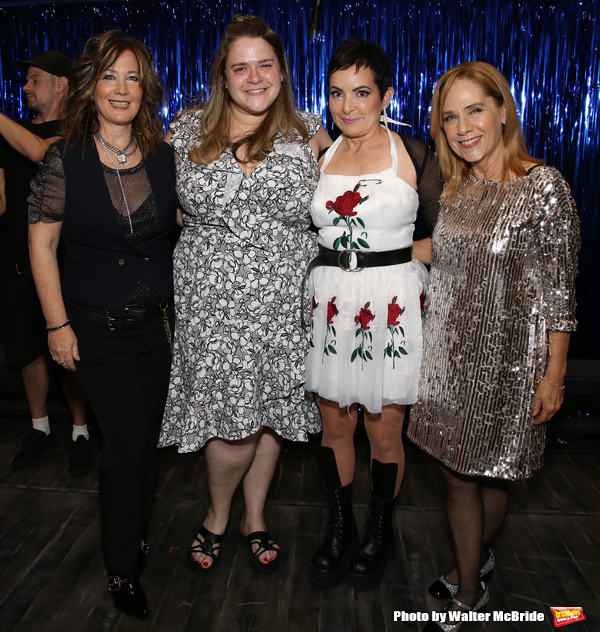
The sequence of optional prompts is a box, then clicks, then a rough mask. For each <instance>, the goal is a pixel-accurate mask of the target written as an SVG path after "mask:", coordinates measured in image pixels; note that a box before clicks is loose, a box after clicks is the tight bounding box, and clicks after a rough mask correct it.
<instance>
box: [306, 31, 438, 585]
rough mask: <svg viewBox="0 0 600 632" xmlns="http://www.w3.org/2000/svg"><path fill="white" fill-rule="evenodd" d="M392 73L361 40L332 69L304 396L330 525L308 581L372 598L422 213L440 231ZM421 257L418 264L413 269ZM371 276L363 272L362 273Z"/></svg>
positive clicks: (434, 194)
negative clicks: (391, 123)
mask: <svg viewBox="0 0 600 632" xmlns="http://www.w3.org/2000/svg"><path fill="white" fill-rule="evenodd" d="M392 73H393V68H392V64H391V62H390V60H389V59H388V57H387V55H386V53H385V51H384V50H383V49H382V48H381V47H380V46H379V45H378V44H375V43H374V42H365V41H363V40H358V39H353V40H348V41H346V42H344V43H343V44H342V45H341V46H340V47H339V48H338V50H337V51H336V52H335V53H334V54H333V56H332V58H331V61H330V62H329V67H328V76H327V78H328V84H329V109H330V111H331V115H332V117H333V120H334V122H335V124H336V125H337V127H338V128H339V129H340V130H341V132H342V134H341V136H340V137H339V138H338V139H337V140H336V142H335V143H334V144H333V145H332V146H331V147H330V148H329V149H328V151H327V153H326V154H325V155H324V157H323V159H322V163H321V178H320V180H319V186H318V187H317V190H316V192H315V197H314V199H313V203H312V211H311V212H312V216H313V222H314V224H315V225H316V226H317V227H318V228H319V246H320V255H319V257H317V259H316V260H315V261H314V263H313V264H311V268H312V270H311V273H310V278H309V296H312V313H311V318H310V334H311V338H310V348H309V354H308V357H307V369H306V370H307V376H306V388H307V389H308V390H309V391H311V392H314V393H316V394H317V396H318V399H319V406H320V409H321V416H322V419H323V438H322V445H321V447H320V449H319V452H318V459H319V465H320V468H321V473H322V476H323V480H324V482H325V486H326V489H327V496H328V504H329V526H328V530H327V535H326V537H325V540H324V542H323V544H322V546H321V547H320V548H319V550H318V551H317V552H316V553H315V555H314V556H313V558H312V560H311V563H310V567H309V578H310V579H311V581H313V582H315V583H317V584H321V585H324V586H333V585H335V584H337V583H339V582H340V581H342V579H345V581H346V583H348V584H349V585H351V586H353V587H356V588H361V589H370V588H373V587H375V586H376V585H377V584H378V582H379V581H380V579H381V577H382V574H383V571H384V567H385V559H386V551H387V549H388V546H389V544H390V543H391V541H392V537H393V536H392V526H391V518H392V509H393V504H394V498H395V497H396V495H397V494H398V490H399V488H400V483H401V481H402V475H403V472H404V449H403V445H402V424H403V421H404V412H405V409H406V406H407V405H408V404H412V403H414V402H415V400H416V396H417V385H418V379H419V367H420V363H421V346H422V345H421V298H422V296H423V293H424V290H425V286H426V283H427V277H428V274H427V270H426V268H425V266H424V265H423V264H422V263H420V262H419V261H417V260H416V259H418V258H420V259H421V260H422V261H424V262H428V261H429V256H430V248H431V242H430V239H425V240H422V241H420V242H415V244H414V247H413V229H414V222H415V218H416V216H417V211H419V212H420V213H425V214H426V215H427V219H428V223H429V224H430V226H432V225H433V224H434V223H435V220H436V217H437V211H438V206H439V195H440V193H441V183H440V181H439V179H438V177H437V167H436V161H435V157H434V155H433V152H432V151H431V149H429V147H427V145H425V144H424V143H422V142H420V141H417V140H415V139H412V138H408V137H405V136H399V135H398V134H395V133H393V132H390V131H389V130H388V129H387V128H386V127H383V126H382V125H381V124H380V122H379V121H380V115H381V113H382V111H385V109H386V107H387V106H388V104H389V102H390V99H391V98H392V95H393V93H394V90H393V88H391V87H390V85H391V79H392ZM413 258H414V259H413ZM363 267H364V268H365V269H361V268H363ZM358 404H362V406H363V410H364V424H365V429H366V432H367V435H368V437H369V442H370V446H371V471H372V490H371V502H370V506H369V514H368V518H367V527H366V531H365V535H364V538H363V540H362V543H361V545H360V547H358V550H356V551H354V549H356V545H357V544H358V542H357V526H356V521H355V518H354V514H353V511H352V481H353V478H354V464H355V455H354V439H353V438H354V430H355V428H356V423H357V414H358Z"/></svg>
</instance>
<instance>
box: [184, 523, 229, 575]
mask: <svg viewBox="0 0 600 632" xmlns="http://www.w3.org/2000/svg"><path fill="white" fill-rule="evenodd" d="M223 537H224V535H217V534H216V533H213V532H212V531H209V530H208V529H207V528H206V527H205V526H204V525H202V526H201V527H200V528H199V529H198V534H197V535H196V539H195V541H196V542H198V544H192V546H190V548H189V550H188V557H187V559H188V566H189V567H190V568H191V569H192V570H193V571H194V572H196V573H208V571H210V570H212V568H213V567H214V566H215V564H216V563H217V561H218V560H219V557H218V553H219V550H220V548H221V542H223ZM194 553H196V554H202V555H205V556H206V557H208V558H210V559H211V560H212V563H211V564H210V566H202V563H201V562H198V561H197V560H196V558H195V557H194Z"/></svg>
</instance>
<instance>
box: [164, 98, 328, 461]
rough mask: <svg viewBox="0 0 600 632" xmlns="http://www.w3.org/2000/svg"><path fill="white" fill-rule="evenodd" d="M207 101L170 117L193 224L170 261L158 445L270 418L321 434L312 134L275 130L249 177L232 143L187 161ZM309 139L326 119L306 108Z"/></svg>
mask: <svg viewBox="0 0 600 632" xmlns="http://www.w3.org/2000/svg"><path fill="white" fill-rule="evenodd" d="M201 116H202V111H201V110H196V111H191V112H187V113H184V114H182V115H181V116H180V117H178V118H177V119H176V120H175V122H174V123H173V124H172V125H171V129H172V131H173V135H172V137H171V144H172V145H173V147H174V148H175V151H176V152H177V153H178V154H179V156H180V160H179V162H178V164H177V194H178V196H179V200H180V202H181V206H182V209H183V214H184V222H185V227H184V229H183V232H182V233H181V236H180V238H179V241H178V243H177V247H176V249H175V254H174V258H173V265H174V282H175V310H176V328H175V348H174V352H173V362H172V367H171V381H170V385H169V395H168V398H167V405H166V408H165V414H164V419H163V426H162V432H161V436H160V441H159V445H160V446H168V445H177V446H178V447H179V452H193V451H196V450H199V449H200V448H201V447H202V446H203V445H204V444H205V443H206V442H207V441H208V440H209V439H211V438H213V437H219V438H221V439H228V440H239V439H243V438H244V437H248V436H250V435H252V434H254V433H256V432H257V431H258V430H259V429H260V428H261V427H262V426H268V427H270V428H272V429H273V430H275V431H276V432H277V433H278V434H279V435H281V436H282V437H284V438H286V439H290V440H296V441H307V439H308V437H307V432H317V431H318V430H319V429H320V427H321V423H320V417H319V412H318V408H317V405H316V402H315V401H314V398H313V397H312V396H311V395H308V394H307V393H306V391H305V389H304V380H305V370H304V356H305V354H306V345H307V340H306V336H305V333H304V331H303V330H302V326H301V318H300V310H301V303H302V301H301V293H302V281H303V278H304V274H305V271H306V267H307V265H308V262H309V261H310V260H311V259H312V258H313V257H314V256H315V254H316V236H315V234H314V233H313V232H311V231H310V202H311V199H312V195H313V192H314V190H315V188H316V186H317V182H318V178H319V168H318V165H317V160H316V158H315V155H314V153H313V151H312V149H311V148H310V146H309V145H308V143H304V142H300V141H297V142H292V141H287V140H284V139H278V140H276V141H275V143H274V149H273V151H272V152H271V153H270V154H269V155H268V156H267V157H266V158H265V159H264V160H263V161H262V162H261V163H260V164H258V165H257V166H256V168H255V169H254V171H253V172H252V173H251V174H250V175H249V176H248V177H245V176H244V174H243V172H242V170H241V168H240V166H239V164H238V163H237V161H236V160H235V158H234V156H233V154H232V152H231V151H230V150H227V151H225V152H224V153H223V154H222V155H221V156H220V157H219V158H218V159H217V160H215V161H214V162H212V163H210V164H209V165H197V164H195V163H194V162H192V161H191V160H190V159H189V156H188V153H189V151H190V149H192V148H193V147H196V146H197V145H198V143H199V140H198V129H199V124H200V117H201ZM300 116H301V118H302V119H303V121H304V123H305V124H306V127H307V129H308V132H309V135H310V136H313V135H314V134H315V133H316V132H317V130H318V129H319V127H320V124H321V117H320V116H317V115H315V114H307V113H303V112H300Z"/></svg>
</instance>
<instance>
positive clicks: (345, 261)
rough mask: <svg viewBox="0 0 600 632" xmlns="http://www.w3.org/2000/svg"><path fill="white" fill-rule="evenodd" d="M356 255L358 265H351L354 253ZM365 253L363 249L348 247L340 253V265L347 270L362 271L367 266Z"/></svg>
mask: <svg viewBox="0 0 600 632" xmlns="http://www.w3.org/2000/svg"><path fill="white" fill-rule="evenodd" d="M353 254H354V255H355V256H356V266H354V267H351V266H350V261H351V260H352V255H353ZM365 264H366V261H365V253H364V252H363V251H362V250H352V249H346V250H342V251H341V252H340V253H339V254H338V266H339V267H340V268H341V269H342V270H344V271H345V272H360V271H361V270H364V269H365V267H366V265H365Z"/></svg>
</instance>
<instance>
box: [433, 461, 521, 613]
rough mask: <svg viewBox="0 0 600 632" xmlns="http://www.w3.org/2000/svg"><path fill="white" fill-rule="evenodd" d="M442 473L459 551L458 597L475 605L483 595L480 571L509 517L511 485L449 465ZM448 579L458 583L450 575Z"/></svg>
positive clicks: (455, 543)
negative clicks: (473, 474)
mask: <svg viewBox="0 0 600 632" xmlns="http://www.w3.org/2000/svg"><path fill="white" fill-rule="evenodd" d="M441 470H442V474H443V475H444V479H445V482H446V510H447V512H448V520H449V522H450V530H451V531H452V537H453V539H454V549H455V551H456V565H457V569H458V584H459V589H458V593H457V594H456V598H457V599H458V600H460V601H462V602H463V603H465V604H467V605H472V604H473V603H475V601H476V600H477V599H476V597H477V596H478V595H480V594H481V588H480V580H479V569H480V567H481V565H482V564H483V562H484V561H485V559H486V558H487V555H488V548H489V546H490V544H491V542H492V541H493V539H494V537H495V536H496V534H497V533H498V531H499V530H500V527H501V526H502V523H503V522H504V518H505V516H506V511H507V508H508V485H507V483H506V481H503V480H498V479H492V478H487V477H482V476H479V477H474V476H463V475H461V474H457V473H456V472H453V471H451V470H449V469H448V468H446V467H445V466H441ZM446 577H447V578H448V580H449V581H453V580H454V577H452V575H451V574H450V573H449V574H448V575H447V576H446Z"/></svg>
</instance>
